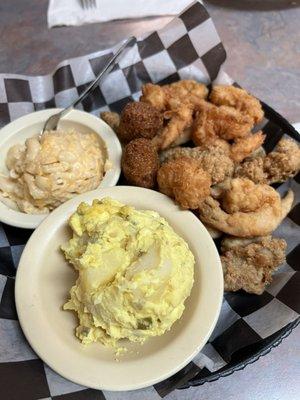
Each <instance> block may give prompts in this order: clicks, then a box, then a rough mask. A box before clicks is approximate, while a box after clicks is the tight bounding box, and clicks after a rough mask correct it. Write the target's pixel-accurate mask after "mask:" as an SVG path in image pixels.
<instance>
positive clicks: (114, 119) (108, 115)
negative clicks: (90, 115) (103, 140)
mask: <svg viewBox="0 0 300 400" xmlns="http://www.w3.org/2000/svg"><path fill="white" fill-rule="evenodd" d="M100 117H101V118H102V119H103V121H104V122H106V123H107V125H109V126H110V127H111V128H112V129H113V130H114V131H117V129H118V127H119V125H120V115H119V114H118V113H116V112H110V111H103V112H102V113H101V114H100Z"/></svg>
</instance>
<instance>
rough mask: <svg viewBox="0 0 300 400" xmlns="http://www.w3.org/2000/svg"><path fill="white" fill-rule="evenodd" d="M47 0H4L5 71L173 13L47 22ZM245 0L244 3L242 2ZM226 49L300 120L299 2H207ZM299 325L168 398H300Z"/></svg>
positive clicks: (35, 65)
mask: <svg viewBox="0 0 300 400" xmlns="http://www.w3.org/2000/svg"><path fill="white" fill-rule="evenodd" d="M47 3H48V2H47V1H46V0H26V2H25V1H22V0H10V1H8V2H4V1H1V2H0V37H1V45H0V72H11V73H20V74H32V75H36V74H47V73H49V72H51V70H52V69H53V68H54V67H55V66H56V64H57V63H58V62H59V61H61V60H63V59H65V58H69V57H74V56H79V55H83V54H86V53H89V52H93V51H97V50H100V49H103V48H105V47H109V46H110V45H111V44H113V43H115V42H117V41H119V40H121V39H123V38H124V37H126V36H128V35H129V34H135V35H138V34H140V33H142V32H146V31H149V30H153V29H156V28H159V27H160V26H163V25H164V24H165V23H167V22H168V21H169V20H170V17H161V18H151V19H142V20H135V21H128V20H127V21H113V22H107V23H103V24H93V25H86V26H81V27H63V28H57V29H52V30H48V29H47V24H46V9H47ZM241 3H242V4H241ZM206 5H207V7H208V10H209V12H210V14H211V16H212V18H213V20H214V22H215V24H216V27H217V29H218V31H219V34H220V36H221V38H222V40H223V43H224V45H225V47H226V50H227V53H228V60H227V68H226V70H227V72H228V73H229V74H230V75H231V76H232V77H234V79H235V80H236V81H238V82H239V83H240V84H241V85H242V86H244V87H245V88H248V89H249V90H251V91H252V92H253V93H254V94H255V95H256V96H258V97H259V98H260V99H262V100H264V101H265V102H267V103H268V104H270V105H271V106H273V107H274V108H275V109H276V110H277V111H278V112H280V113H281V114H282V115H284V116H285V117H286V118H287V119H288V120H290V121H291V122H297V121H299V120H300V109H299V106H300V84H299V82H300V51H299V43H300V30H299V20H300V7H299V6H300V2H299V1H298V0H297V1H292V0H288V1H284V0H282V1H280V0H279V1H274V2H273V1H270V0H266V1H264V2H259V1H247V0H243V2H241V1H233V0H212V1H209V2H206ZM299 360H300V328H299V327H298V328H297V329H296V330H295V331H294V332H292V334H291V335H290V336H289V337H288V338H287V339H285V340H284V341H283V343H282V344H281V345H280V346H279V347H278V348H276V349H273V350H272V352H271V353H270V354H268V355H267V356H265V357H262V358H261V359H260V360H258V361H257V362H256V363H254V364H252V365H249V366H247V367H246V369H244V370H243V371H238V372H236V373H235V374H233V375H231V376H229V377H227V378H223V379H221V380H219V381H217V382H213V383H206V384H205V385H203V386H200V387H197V388H190V389H188V390H184V391H175V392H173V393H172V394H170V395H169V396H167V397H166V399H167V400H169V399H170V400H171V399H174V400H175V399H176V400H177V399H186V400H188V399H199V400H200V399H208V398H210V399H211V400H219V399H225V400H230V399H237V398H238V399H242V400H248V399H249V400H250V399H251V400H260V399H267V400H285V399H288V400H297V399H299V393H300V379H299V375H300V362H299Z"/></svg>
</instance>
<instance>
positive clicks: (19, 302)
mask: <svg viewBox="0 0 300 400" xmlns="http://www.w3.org/2000/svg"><path fill="white" fill-rule="evenodd" d="M122 190H127V191H128V190H129V191H132V192H133V195H137V192H139V191H141V190H142V191H145V192H146V194H147V196H149V197H150V198H155V199H156V200H157V199H159V198H160V199H163V198H164V200H166V201H167V202H168V204H169V205H170V206H173V208H174V207H177V206H175V205H174V203H173V201H172V200H171V199H169V198H168V197H167V196H165V195H163V194H161V193H158V192H155V191H153V190H149V189H141V188H137V187H132V186H128V187H127V186H115V187H113V188H105V189H98V190H95V191H92V192H88V193H84V194H82V195H79V196H77V197H76V198H73V199H71V200H69V201H68V202H66V203H64V204H63V205H61V206H60V207H59V208H57V209H56V210H54V211H53V212H52V213H51V214H50V215H49V216H48V217H47V218H46V219H45V220H44V221H43V222H42V224H41V225H40V226H39V227H38V228H37V229H36V230H35V232H34V233H33V235H32V236H31V238H30V239H29V241H28V243H27V245H26V247H25V249H24V251H23V254H22V257H21V260H20V263H19V267H18V270H17V275H16V284H15V301H16V309H17V313H18V316H19V322H20V325H21V327H22V330H23V332H24V334H25V336H26V338H27V340H28V342H29V343H30V345H31V347H32V348H33V349H34V351H35V352H36V353H37V354H38V355H39V357H40V358H41V359H42V360H43V361H44V362H45V363H46V364H48V365H49V366H50V367H51V368H52V369H53V370H54V371H56V372H57V373H59V374H60V375H61V376H63V377H64V378H66V379H69V380H70V381H73V382H75V383H77V384H80V385H83V386H87V387H91V388H94V389H100V390H110V391H123V390H135V389H141V388H145V387H148V386H151V385H154V384H156V383H158V382H160V381H162V380H164V379H167V378H168V377H170V376H172V375H173V374H175V373H176V372H178V371H179V370H180V369H182V368H183V367H184V366H185V365H187V364H188V362H190V361H191V360H192V359H193V358H194V357H195V355H196V354H197V353H198V352H199V351H200V350H201V349H202V347H203V346H204V344H205V343H206V342H207V340H208V338H209V336H210V335H211V333H212V331H213V329H214V327H215V325H216V322H217V319H218V316H219V313H220V310H221V305H222V298H223V273H222V266H221V262H220V258H219V254H218V251H217V249H216V247H215V244H214V242H213V240H212V238H211V237H210V235H209V233H208V232H207V230H206V228H205V227H204V226H203V224H202V223H201V222H200V221H199V220H198V219H197V218H196V217H195V216H194V215H193V213H191V212H190V211H182V210H181V211H180V212H182V213H183V214H184V218H186V217H187V215H188V216H189V217H188V218H190V220H191V221H192V223H193V224H195V226H196V227H197V228H198V229H200V230H201V231H202V233H203V232H204V235H205V236H206V239H207V245H208V247H210V250H212V251H213V252H214V253H215V254H214V255H215V260H214V262H215V267H216V269H215V271H214V273H215V274H216V282H215V283H216V288H215V297H214V302H215V303H214V305H213V306H214V311H215V312H214V315H213V317H212V318H211V324H210V327H209V329H208V330H207V333H206V335H205V336H204V337H203V338H202V341H201V343H199V344H198V345H197V346H196V347H195V348H194V349H193V351H192V352H191V353H190V355H189V356H188V357H186V358H185V359H184V360H182V362H181V363H179V364H178V365H176V366H174V367H173V369H172V370H169V371H167V372H166V373H165V374H164V375H162V376H159V377H155V378H153V379H151V380H148V381H146V382H140V383H139V384H135V385H131V384H130V383H129V384H127V385H123V386H116V385H115V384H114V385H102V384H99V383H97V384H95V382H94V383H92V382H86V381H85V380H82V379H81V377H80V376H77V377H75V378H74V376H70V375H69V374H68V373H67V372H66V371H65V370H64V368H63V366H62V367H61V366H57V365H56V364H55V363H53V360H52V359H51V355H50V357H49V355H47V350H46V347H47V346H43V345H41V343H39V344H37V343H35V342H34V341H33V340H32V337H31V336H32V335H31V327H32V326H34V323H35V321H34V318H33V319H32V320H31V321H28V320H26V319H24V318H23V307H24V300H26V299H24V293H25V292H24V279H25V278H26V270H25V269H26V267H25V265H26V264H27V263H28V262H29V260H30V252H31V247H32V245H33V244H34V242H35V241H36V240H38V241H39V242H40V237H41V234H43V231H45V229H44V228H45V227H46V226H47V225H48V224H49V223H50V222H51V221H53V220H55V218H56V217H58V216H59V215H61V214H64V213H65V211H66V210H67V209H69V207H72V209H74V208H75V207H76V206H77V205H78V204H79V203H80V202H81V201H90V200H91V198H96V197H98V198H99V197H100V196H101V197H105V196H112V197H113V196H114V194H113V193H114V192H115V193H116V192H117V191H122ZM37 238H39V239H37ZM31 300H32V299H31ZM29 303H30V299H29V300H28V304H29Z"/></svg>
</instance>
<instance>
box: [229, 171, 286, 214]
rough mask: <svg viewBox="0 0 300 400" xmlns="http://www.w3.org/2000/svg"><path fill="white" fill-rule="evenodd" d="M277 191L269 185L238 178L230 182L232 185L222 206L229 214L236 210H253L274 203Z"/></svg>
mask: <svg viewBox="0 0 300 400" xmlns="http://www.w3.org/2000/svg"><path fill="white" fill-rule="evenodd" d="M274 197H275V198H276V199H277V198H278V195H277V192H276V191H275V190H274V189H273V188H272V187H271V186H268V185H256V184H255V183H254V182H252V181H250V180H249V179H242V178H236V179H232V180H231V182H230V187H229V189H228V190H226V191H225V193H224V195H223V198H222V208H223V210H225V211H226V212H227V213H229V214H233V213H235V212H238V211H241V212H245V213H247V212H252V211H256V210H258V209H259V208H261V207H262V206H263V205H266V204H272V202H273V201H274Z"/></svg>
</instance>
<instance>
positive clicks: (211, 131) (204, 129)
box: [192, 105, 253, 146]
mask: <svg viewBox="0 0 300 400" xmlns="http://www.w3.org/2000/svg"><path fill="white" fill-rule="evenodd" d="M252 127H253V121H252V119H251V118H250V117H249V116H248V115H243V114H241V113H240V112H239V111H237V110H235V109H234V108H231V107H227V106H221V107H216V106H214V105H210V106H208V107H206V108H205V109H204V110H203V111H199V112H198V114H197V115H196V118H195V121H194V125H193V132H192V139H193V141H194V143H195V144H196V146H201V145H204V144H206V143H213V142H214V141H215V140H216V139H217V138H221V139H224V140H232V139H236V138H242V137H245V136H247V135H248V134H249V132H250V131H251V129H252Z"/></svg>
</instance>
